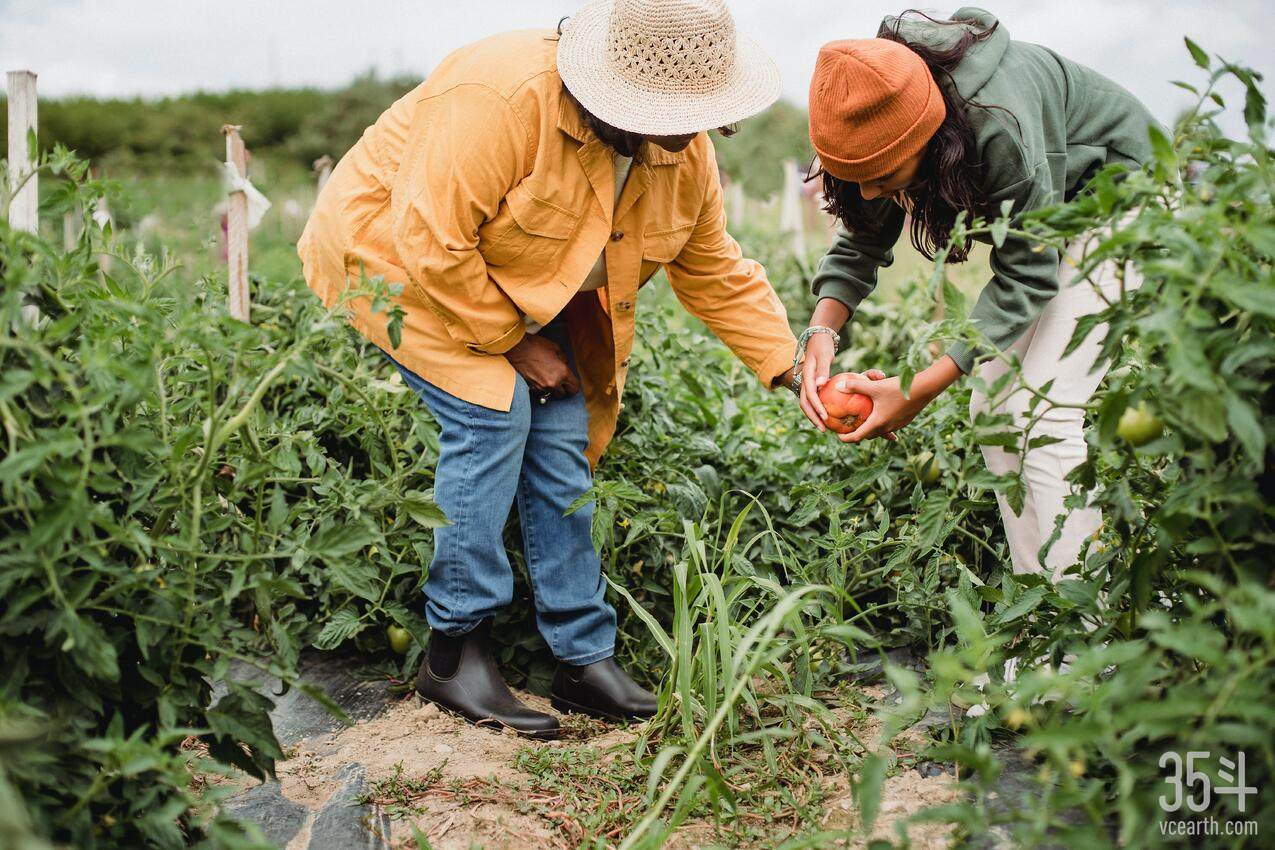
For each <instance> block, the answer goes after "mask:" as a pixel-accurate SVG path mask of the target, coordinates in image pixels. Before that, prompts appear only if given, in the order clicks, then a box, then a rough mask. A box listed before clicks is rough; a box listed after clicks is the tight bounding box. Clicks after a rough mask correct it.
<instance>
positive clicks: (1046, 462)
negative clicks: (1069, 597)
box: [970, 240, 1141, 582]
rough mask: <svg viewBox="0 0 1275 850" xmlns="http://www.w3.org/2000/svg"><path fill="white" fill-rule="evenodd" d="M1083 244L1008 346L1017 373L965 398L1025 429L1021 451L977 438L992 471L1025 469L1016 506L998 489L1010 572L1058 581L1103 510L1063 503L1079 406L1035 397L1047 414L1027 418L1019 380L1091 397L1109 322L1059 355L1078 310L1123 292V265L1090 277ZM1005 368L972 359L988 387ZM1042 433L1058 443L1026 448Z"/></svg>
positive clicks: (974, 411) (1080, 458)
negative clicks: (997, 388) (1058, 525)
mask: <svg viewBox="0 0 1275 850" xmlns="http://www.w3.org/2000/svg"><path fill="white" fill-rule="evenodd" d="M1088 244H1092V242H1091V241H1086V240H1076V241H1075V242H1073V243H1072V244H1071V246H1070V247H1069V248H1068V250H1067V253H1066V254H1065V255H1064V256H1063V258H1062V261H1061V262H1060V263H1059V269H1058V283H1059V292H1058V295H1056V296H1055V297H1054V299H1053V300H1052V301H1050V302H1049V303H1048V304H1047V305H1046V306H1045V309H1044V310H1043V311H1042V312H1041V314H1040V316H1039V317H1037V319H1036V321H1035V322H1034V323H1033V324H1032V325H1031V326H1030V327H1029V328H1028V329H1027V331H1026V332H1025V333H1024V334H1023V335H1022V337H1020V338H1019V339H1018V341H1017V342H1015V343H1014V344H1013V345H1012V346H1010V348H1009V349H1008V350H1007V351H1006V352H1005V354H1006V355H1007V356H1009V357H1012V356H1014V355H1016V356H1017V357H1018V360H1019V362H1020V363H1021V364H1022V376H1021V379H1012V380H1011V381H1009V382H1008V385H1007V386H1006V387H1005V388H1004V389H1003V390H1002V391H1001V392H1000V394H999V396H998V397H997V398H994V399H989V398H988V397H987V396H986V395H985V394H984V393H983V392H980V391H977V390H976V391H975V392H974V395H973V398H972V399H971V400H970V415H971V417H974V416H977V415H978V414H979V413H980V412H995V413H1008V414H1009V415H1010V416H1012V417H1013V420H1014V427H1015V428H1017V429H1018V430H1019V432H1020V433H1021V442H1020V443H1019V447H1018V450H1017V451H1015V450H1010V449H1005V448H1002V447H1000V446H983V447H982V451H983V458H984V460H985V461H986V463H987V467H988V469H989V470H991V471H992V472H993V473H996V474H998V475H999V474H1004V473H1010V472H1018V471H1019V470H1020V469H1021V470H1022V472H1023V483H1024V486H1025V497H1024V499H1023V509H1022V512H1021V513H1017V514H1015V513H1014V511H1013V509H1012V508H1011V507H1010V505H1009V502H1008V500H1007V499H1006V498H1005V495H1004V493H1002V492H997V494H996V499H997V501H998V502H999V504H1000V509H1001V517H1002V519H1003V520H1004V523H1005V536H1006V538H1007V539H1008V541H1009V553H1010V558H1011V560H1012V562H1013V566H1014V572H1015V573H1043V572H1046V571H1047V572H1048V573H1049V575H1050V576H1051V577H1052V579H1053V581H1055V582H1057V581H1058V580H1059V578H1060V577H1061V576H1062V574H1063V572H1064V571H1065V570H1066V569H1067V568H1068V567H1070V566H1072V565H1073V564H1075V563H1076V562H1077V561H1078V560H1080V559H1081V558H1083V557H1084V556H1085V555H1086V554H1087V553H1088V549H1089V545H1090V544H1091V542H1092V541H1093V540H1095V539H1096V538H1097V536H1098V532H1099V529H1100V528H1101V527H1102V514H1101V512H1100V511H1099V510H1098V509H1097V508H1094V507H1086V508H1080V509H1071V510H1070V512H1068V511H1067V509H1065V508H1064V507H1063V500H1064V499H1066V498H1067V496H1068V495H1070V493H1071V486H1070V485H1069V484H1068V483H1067V480H1066V478H1067V473H1069V472H1071V471H1072V470H1073V469H1075V468H1076V467H1077V466H1079V465H1080V464H1081V463H1083V462H1084V460H1085V457H1086V452H1087V446H1086V444H1085V433H1084V427H1085V420H1084V411H1083V410H1081V409H1079V408H1074V407H1055V408H1052V409H1048V408H1047V403H1046V402H1043V401H1042V402H1040V403H1038V404H1037V406H1036V413H1037V414H1042V412H1043V415H1040V416H1039V418H1036V419H1035V421H1034V422H1033V421H1032V416H1030V415H1029V414H1028V412H1027V411H1028V407H1029V402H1030V401H1031V394H1030V393H1029V392H1028V391H1027V390H1026V389H1025V388H1024V385H1025V386H1027V387H1033V388H1035V389H1036V390H1038V391H1039V390H1041V388H1042V387H1044V385H1045V384H1046V383H1048V382H1049V381H1051V380H1052V381H1053V382H1054V383H1053V385H1052V386H1051V387H1050V389H1049V391H1048V392H1047V393H1045V395H1047V396H1048V397H1049V398H1050V399H1051V400H1053V401H1055V402H1058V403H1060V404H1075V405H1081V404H1085V403H1086V402H1088V401H1089V399H1090V398H1091V397H1092V396H1093V394H1094V391H1095V390H1097V389H1098V385H1099V384H1100V383H1101V382H1102V379H1103V377H1104V376H1105V375H1106V373H1107V368H1108V365H1109V364H1108V363H1102V364H1099V363H1098V362H1097V361H1098V354H1099V352H1100V350H1101V346H1102V340H1103V337H1105V336H1106V332H1107V326H1106V325H1105V324H1103V325H1099V326H1097V327H1095V328H1094V329H1093V330H1092V331H1090V333H1089V335H1088V336H1087V337H1086V338H1085V341H1084V342H1083V343H1081V345H1080V346H1079V347H1078V348H1077V349H1076V350H1075V351H1073V352H1071V354H1069V355H1067V356H1066V357H1063V351H1064V350H1065V349H1066V348H1067V344H1068V343H1069V342H1070V341H1071V337H1072V333H1073V332H1074V331H1075V330H1076V323H1077V322H1078V321H1080V319H1081V317H1083V316H1086V315H1089V314H1091V313H1097V312H1099V311H1101V310H1103V309H1105V308H1106V306H1107V301H1116V300H1119V298H1120V294H1121V291H1122V287H1121V274H1120V268H1119V266H1118V265H1117V264H1115V263H1107V264H1103V265H1100V266H1098V267H1097V268H1095V269H1094V270H1093V271H1091V272H1090V273H1089V274H1088V276H1087V277H1084V278H1082V277H1081V276H1080V275H1079V273H1078V266H1080V265H1081V264H1082V257H1083V255H1084V252H1085V248H1086V245H1088ZM1123 277H1124V283H1123V287H1124V290H1125V291H1128V290H1132V289H1134V288H1136V287H1137V286H1138V285H1139V284H1140V283H1141V280H1140V278H1138V277H1137V273H1136V272H1135V271H1134V270H1133V269H1132V268H1131V267H1130V268H1128V269H1126V272H1125V274H1124V275H1123ZM1104 298H1105V299H1107V300H1106V301H1104ZM1008 370H1009V366H1008V365H1007V364H1005V363H1004V362H1002V361H1001V360H991V361H988V362H986V363H984V364H982V365H981V366H980V367H978V374H979V377H981V378H982V379H983V381H984V382H985V383H986V385H987V388H988V389H991V387H992V386H993V385H994V384H995V382H996V380H997V379H999V378H1000V377H1002V376H1003V375H1004V374H1005V373H1006V371H1008ZM1029 426H1030V430H1028V429H1029ZM1040 436H1049V437H1054V438H1056V439H1057V440H1058V442H1055V443H1053V444H1051V445H1048V446H1041V447H1039V448H1034V449H1031V450H1030V451H1024V449H1025V447H1026V445H1027V443H1028V441H1029V440H1030V439H1032V438H1034V437H1040ZM1064 514H1066V520H1065V522H1064V523H1063V527H1062V534H1061V536H1060V537H1059V539H1058V540H1056V541H1055V542H1054V544H1053V546H1051V547H1050V549H1049V552H1048V553H1047V554H1046V555H1045V558H1044V561H1043V563H1042V560H1041V557H1040V550H1041V547H1042V546H1044V544H1045V542H1046V541H1047V540H1049V539H1050V537H1052V536H1053V533H1054V526H1055V521H1056V520H1057V518H1058V517H1059V516H1062V515H1064Z"/></svg>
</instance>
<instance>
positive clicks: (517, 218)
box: [479, 186, 580, 269]
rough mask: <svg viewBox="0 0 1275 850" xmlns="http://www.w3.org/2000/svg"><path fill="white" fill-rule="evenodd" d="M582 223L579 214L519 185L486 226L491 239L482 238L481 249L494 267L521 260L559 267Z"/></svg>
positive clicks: (526, 262)
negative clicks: (569, 243) (560, 259)
mask: <svg viewBox="0 0 1275 850" xmlns="http://www.w3.org/2000/svg"><path fill="white" fill-rule="evenodd" d="M579 223H580V216H579V214H577V213H573V212H571V211H570V210H566V209H563V208H562V207H560V206H558V205H556V204H552V203H549V202H548V201H545V200H541V199H540V198H537V197H536V196H535V195H533V194H531V192H529V191H527V190H525V189H523V188H522V187H521V186H519V187H516V188H515V189H514V190H513V191H512V192H510V193H509V194H508V195H506V196H505V203H504V206H503V208H502V209H501V210H500V212H498V213H497V214H496V217H495V218H494V219H492V221H491V222H490V223H489V224H488V225H487V226H486V227H485V228H484V230H486V231H487V234H482V235H483V236H486V237H487V238H485V239H482V240H481V241H480V244H479V250H480V251H481V252H482V255H483V259H484V260H486V261H487V264H488V265H492V266H507V265H510V264H512V263H515V262H517V263H518V264H519V265H528V266H533V267H535V268H537V269H544V268H556V267H557V265H556V263H557V260H558V259H559V257H560V255H561V254H562V251H563V249H564V248H566V245H567V241H568V240H569V239H570V238H571V236H572V234H573V233H575V230H576V226H577V225H578V224H579ZM484 242H485V243H486V244H483V243H484Z"/></svg>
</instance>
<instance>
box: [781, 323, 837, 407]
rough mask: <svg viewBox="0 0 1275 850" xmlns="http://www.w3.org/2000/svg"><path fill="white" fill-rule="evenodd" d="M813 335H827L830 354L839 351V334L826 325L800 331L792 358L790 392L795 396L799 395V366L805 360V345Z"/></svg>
mask: <svg viewBox="0 0 1275 850" xmlns="http://www.w3.org/2000/svg"><path fill="white" fill-rule="evenodd" d="M815 334H828V335H829V336H831V337H832V353H833V354H836V353H837V352H838V351H840V350H841V334H839V333H837V332H836V331H834V330H833V329H832V328H830V327H828V326H827V325H811V326H810V327H808V328H806V329H805V330H804V331H802V333H801V336H800V337H798V339H797V352H796V353H795V354H793V356H792V387H791V389H792V391H793V392H794V393H796V394H797V395H801V379H802V375H801V364H802V362H804V361H805V359H806V345H807V344H808V343H809V342H810V338H811V337H812V336H814V335H815Z"/></svg>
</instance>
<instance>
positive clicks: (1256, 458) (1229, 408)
mask: <svg viewBox="0 0 1275 850" xmlns="http://www.w3.org/2000/svg"><path fill="white" fill-rule="evenodd" d="M1226 421H1227V424H1229V425H1230V426H1231V431H1232V432H1234V434H1235V437H1236V439H1238V440H1239V441H1240V445H1242V446H1243V447H1244V451H1245V452H1246V453H1247V454H1248V457H1249V460H1251V461H1252V462H1253V467H1254V469H1261V467H1262V462H1263V460H1264V459H1265V457H1266V432H1265V431H1263V430H1262V422H1261V419H1260V417H1259V416H1258V413H1257V412H1256V411H1255V410H1254V409H1253V405H1251V404H1249V403H1248V402H1246V401H1244V400H1243V399H1242V398H1240V397H1239V396H1237V395H1235V394H1234V393H1227V395H1226Z"/></svg>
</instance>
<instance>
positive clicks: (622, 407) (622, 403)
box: [620, 402, 624, 410]
mask: <svg viewBox="0 0 1275 850" xmlns="http://www.w3.org/2000/svg"><path fill="white" fill-rule="evenodd" d="M620 409H621V410H623V409H624V402H620Z"/></svg>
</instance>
